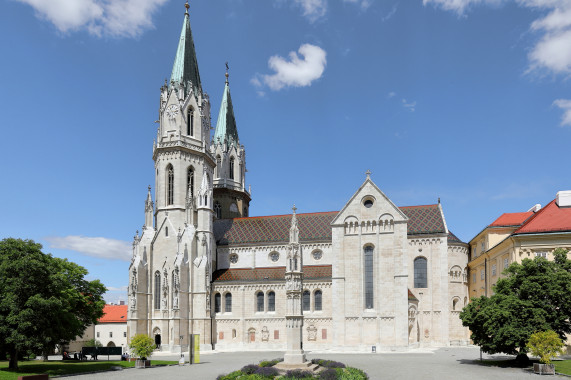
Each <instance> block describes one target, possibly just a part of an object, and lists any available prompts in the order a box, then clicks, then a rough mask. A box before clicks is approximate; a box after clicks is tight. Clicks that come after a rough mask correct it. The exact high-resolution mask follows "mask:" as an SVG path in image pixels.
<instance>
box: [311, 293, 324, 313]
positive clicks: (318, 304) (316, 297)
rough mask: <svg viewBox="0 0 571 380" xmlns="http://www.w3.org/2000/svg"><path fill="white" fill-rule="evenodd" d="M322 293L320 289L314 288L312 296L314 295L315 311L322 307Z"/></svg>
mask: <svg viewBox="0 0 571 380" xmlns="http://www.w3.org/2000/svg"><path fill="white" fill-rule="evenodd" d="M322 295H323V293H322V292H321V290H316V291H315V293H314V295H313V297H314V302H315V311H321V310H322V309H323V306H322V305H323V303H322V300H321V299H322Z"/></svg>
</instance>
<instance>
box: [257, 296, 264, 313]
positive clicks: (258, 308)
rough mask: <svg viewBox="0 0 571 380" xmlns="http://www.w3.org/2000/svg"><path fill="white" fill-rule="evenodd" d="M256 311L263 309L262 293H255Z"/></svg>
mask: <svg viewBox="0 0 571 380" xmlns="http://www.w3.org/2000/svg"><path fill="white" fill-rule="evenodd" d="M256 311H264V293H262V292H258V293H256Z"/></svg>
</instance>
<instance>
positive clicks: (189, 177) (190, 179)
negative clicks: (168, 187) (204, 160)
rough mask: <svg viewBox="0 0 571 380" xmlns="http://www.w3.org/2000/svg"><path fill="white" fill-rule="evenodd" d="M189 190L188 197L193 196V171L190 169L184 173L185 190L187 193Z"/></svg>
mask: <svg viewBox="0 0 571 380" xmlns="http://www.w3.org/2000/svg"><path fill="white" fill-rule="evenodd" d="M189 189H190V195H191V196H192V195H194V169H193V168H192V166H191V167H189V168H188V170H187V172H186V190H187V192H188V191H189Z"/></svg>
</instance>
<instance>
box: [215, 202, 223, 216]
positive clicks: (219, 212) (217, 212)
mask: <svg viewBox="0 0 571 380" xmlns="http://www.w3.org/2000/svg"><path fill="white" fill-rule="evenodd" d="M214 214H215V215H216V218H218V219H222V206H220V203H219V202H218V201H216V202H214Z"/></svg>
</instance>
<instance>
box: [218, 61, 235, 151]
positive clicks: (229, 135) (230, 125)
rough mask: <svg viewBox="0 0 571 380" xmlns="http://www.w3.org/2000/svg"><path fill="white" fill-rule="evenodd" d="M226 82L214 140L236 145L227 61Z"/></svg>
mask: <svg viewBox="0 0 571 380" xmlns="http://www.w3.org/2000/svg"><path fill="white" fill-rule="evenodd" d="M225 76H226V84H225V85H224V94H223V95H222V104H221V105H220V112H218V121H217V122H216V130H215V131H214V141H215V142H218V141H219V142H221V143H224V142H225V141H226V144H228V145H231V144H232V143H234V145H236V147H238V128H237V127H236V119H235V117H234V107H233V106H232V98H231V97H230V86H229V84H228V76H229V75H228V62H226V74H225Z"/></svg>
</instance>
